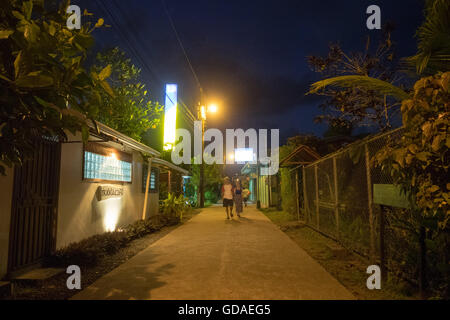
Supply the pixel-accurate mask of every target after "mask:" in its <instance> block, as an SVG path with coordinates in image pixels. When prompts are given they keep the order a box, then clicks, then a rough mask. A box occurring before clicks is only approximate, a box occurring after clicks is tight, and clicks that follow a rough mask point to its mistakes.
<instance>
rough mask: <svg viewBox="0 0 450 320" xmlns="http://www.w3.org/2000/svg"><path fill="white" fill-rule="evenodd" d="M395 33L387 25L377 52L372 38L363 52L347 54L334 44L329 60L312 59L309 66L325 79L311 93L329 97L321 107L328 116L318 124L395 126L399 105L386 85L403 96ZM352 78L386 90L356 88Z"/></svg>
mask: <svg viewBox="0 0 450 320" xmlns="http://www.w3.org/2000/svg"><path fill="white" fill-rule="evenodd" d="M391 32H392V27H390V25H387V26H385V28H384V32H383V38H382V40H381V41H380V43H379V45H378V47H377V48H376V50H372V49H371V46H370V37H369V38H368V40H367V44H366V47H365V50H363V51H361V52H355V53H345V52H344V51H343V50H342V49H341V47H340V46H339V45H337V44H333V45H330V49H329V53H328V55H327V56H326V57H318V56H309V57H308V64H309V65H310V66H311V67H312V69H313V70H314V71H315V72H317V73H319V74H320V75H321V77H322V78H324V80H322V81H320V82H317V83H315V84H313V85H312V87H311V90H310V92H309V93H314V94H319V95H322V96H325V97H326V100H325V101H324V102H323V103H322V104H321V105H320V106H319V107H320V108H321V109H322V110H323V111H324V114H322V115H319V116H317V117H316V121H317V122H322V121H326V122H329V123H330V124H331V125H332V126H334V127H337V126H338V125H339V126H341V127H343V128H344V129H347V130H349V129H351V128H353V127H356V126H374V125H375V126H377V127H378V128H379V129H381V130H384V129H386V128H389V127H390V126H391V118H392V117H393V115H394V114H395V113H396V112H398V106H399V104H398V103H397V102H396V101H395V100H393V99H390V98H387V97H386V93H385V92H383V91H384V86H385V84H386V86H387V84H390V86H391V88H395V89H396V90H397V91H398V92H395V94H396V95H401V94H402V93H403V91H402V90H401V89H399V88H397V87H395V86H394V85H393V83H395V82H397V81H398V80H399V78H400V76H399V74H398V68H397V64H398V59H396V58H395V49H394V48H395V46H394V44H393V43H392V41H391ZM331 77H332V78H331ZM349 77H350V78H349ZM330 78H331V79H330ZM349 79H351V80H353V81H354V79H358V81H359V83H364V82H367V81H368V79H370V80H371V84H373V83H375V84H378V83H381V84H383V87H382V89H383V90H377V88H378V87H377V86H373V85H372V86H364V85H358V86H355V85H354V84H353V82H351V83H350V84H349V83H348V81H349Z"/></svg>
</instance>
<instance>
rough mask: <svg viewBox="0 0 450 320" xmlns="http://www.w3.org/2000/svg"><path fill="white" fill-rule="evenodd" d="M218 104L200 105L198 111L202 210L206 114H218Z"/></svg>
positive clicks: (199, 187)
mask: <svg viewBox="0 0 450 320" xmlns="http://www.w3.org/2000/svg"><path fill="white" fill-rule="evenodd" d="M217 109H218V107H217V104H215V103H212V104H210V105H208V107H205V106H204V105H201V104H199V105H198V109H197V118H198V120H200V121H201V122H202V162H201V163H200V181H199V186H198V189H199V190H198V191H199V194H200V208H204V207H205V192H204V189H205V187H204V186H205V182H204V175H205V167H204V164H203V152H204V151H205V122H206V113H207V112H209V113H215V112H217Z"/></svg>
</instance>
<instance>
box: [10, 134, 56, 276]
mask: <svg viewBox="0 0 450 320" xmlns="http://www.w3.org/2000/svg"><path fill="white" fill-rule="evenodd" d="M35 146H36V148H35V152H34V156H33V159H32V160H28V161H25V162H24V163H23V165H22V166H16V167H15V169H14V190H13V198H12V209H11V230H10V240H9V258H8V271H9V272H12V271H15V270H17V269H21V268H23V267H26V266H29V265H32V264H35V263H37V262H39V261H40V260H41V259H42V258H43V257H45V256H46V255H48V254H49V253H51V252H52V251H53V250H54V249H55V246H56V219H57V208H58V188H59V167H60V160H61V157H60V156H61V149H60V144H59V143H58V142H56V141H54V140H52V139H50V138H44V139H38V140H36V145H35Z"/></svg>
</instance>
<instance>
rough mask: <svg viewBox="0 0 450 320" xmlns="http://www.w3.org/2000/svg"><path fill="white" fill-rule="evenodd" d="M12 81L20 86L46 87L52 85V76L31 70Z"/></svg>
mask: <svg viewBox="0 0 450 320" xmlns="http://www.w3.org/2000/svg"><path fill="white" fill-rule="evenodd" d="M14 83H15V85H16V86H18V87H21V88H46V87H50V86H52V85H53V78H51V77H49V76H45V75H42V74H38V73H36V72H32V73H29V74H28V75H26V76H23V77H20V78H19V79H17V80H16V81H14Z"/></svg>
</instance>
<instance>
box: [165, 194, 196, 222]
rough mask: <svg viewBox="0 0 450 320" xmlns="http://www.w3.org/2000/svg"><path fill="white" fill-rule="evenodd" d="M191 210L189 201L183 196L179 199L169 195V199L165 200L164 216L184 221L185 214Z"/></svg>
mask: <svg viewBox="0 0 450 320" xmlns="http://www.w3.org/2000/svg"><path fill="white" fill-rule="evenodd" d="M189 209H190V206H189V204H188V200H187V199H186V198H185V197H184V196H183V195H179V196H178V197H177V196H176V195H175V194H173V193H169V194H168V195H167V199H165V200H163V210H162V211H163V214H164V215H166V216H167V217H175V218H176V219H178V220H179V221H181V220H182V219H183V213H184V212H186V211H187V210H189Z"/></svg>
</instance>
